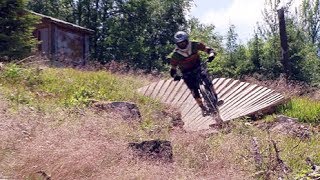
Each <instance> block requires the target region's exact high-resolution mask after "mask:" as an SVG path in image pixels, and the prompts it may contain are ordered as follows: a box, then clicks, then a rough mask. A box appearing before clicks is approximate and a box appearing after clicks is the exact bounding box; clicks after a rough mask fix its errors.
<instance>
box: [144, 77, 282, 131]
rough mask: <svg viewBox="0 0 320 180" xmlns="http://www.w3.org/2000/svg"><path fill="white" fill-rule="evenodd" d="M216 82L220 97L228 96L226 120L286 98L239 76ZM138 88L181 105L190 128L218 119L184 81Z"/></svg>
mask: <svg viewBox="0 0 320 180" xmlns="http://www.w3.org/2000/svg"><path fill="white" fill-rule="evenodd" d="M213 85H214V87H215V89H216V91H217V94H218V98H219V99H221V100H224V104H223V105H222V106H220V108H219V109H220V116H221V119H222V120H223V121H229V120H232V119H237V118H240V117H244V116H248V115H252V114H255V113H257V112H261V111H263V110H265V109H268V108H271V107H274V106H276V105H278V104H280V103H283V102H284V100H285V98H284V96H283V95H281V94H280V93H277V92H275V91H273V90H271V89H268V88H266V87H263V86H258V85H256V84H250V83H246V82H240V81H238V80H233V79H226V78H217V79H214V80H213ZM138 92H139V93H141V94H143V95H145V96H149V97H151V98H154V99H157V100H159V101H160V102H162V103H166V104H170V105H172V106H175V107H177V108H179V109H180V111H181V115H182V120H183V121H184V128H185V129H186V130H189V131H197V130H203V129H208V128H209V125H210V124H213V123H214V122H213V119H212V117H210V116H207V117H203V116H202V114H201V109H200V108H199V107H198V105H197V103H196V102H195V100H194V99H193V97H192V95H191V93H190V91H189V89H188V88H187V86H186V85H185V83H184V82H183V81H178V82H176V81H172V79H169V80H161V81H159V82H155V83H152V84H150V85H148V86H145V87H142V88H140V89H138Z"/></svg>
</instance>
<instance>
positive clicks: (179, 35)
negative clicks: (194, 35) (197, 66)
mask: <svg viewBox="0 0 320 180" xmlns="http://www.w3.org/2000/svg"><path fill="white" fill-rule="evenodd" d="M188 40H189V36H188V34H187V33H186V32H184V31H178V32H176V34H175V35H174V42H175V43H176V44H177V43H180V42H182V41H188Z"/></svg>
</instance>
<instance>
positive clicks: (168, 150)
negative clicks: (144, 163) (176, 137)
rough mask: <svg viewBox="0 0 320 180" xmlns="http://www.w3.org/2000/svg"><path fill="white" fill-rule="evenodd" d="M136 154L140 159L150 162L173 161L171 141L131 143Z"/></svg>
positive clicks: (130, 145)
mask: <svg viewBox="0 0 320 180" xmlns="http://www.w3.org/2000/svg"><path fill="white" fill-rule="evenodd" d="M129 147H130V148H131V149H132V150H133V151H134V154H135V155H136V156H138V157H140V158H146V159H150V160H161V161H164V162H172V161H173V158H172V157H173V153H172V146H171V142H170V141H161V140H151V141H143V142H141V143H129Z"/></svg>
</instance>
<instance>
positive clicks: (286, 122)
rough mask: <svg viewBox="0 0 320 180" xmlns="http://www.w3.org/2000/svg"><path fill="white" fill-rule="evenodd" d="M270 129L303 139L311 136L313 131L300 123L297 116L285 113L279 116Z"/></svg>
mask: <svg viewBox="0 0 320 180" xmlns="http://www.w3.org/2000/svg"><path fill="white" fill-rule="evenodd" d="M268 129H269V130H270V131H271V132H276V133H282V134H287V135H291V136H294V137H298V138H302V139H305V138H309V137H310V136H311V133H312V131H311V130H310V128H308V127H307V126H305V125H303V124H301V123H299V122H298V119H297V118H291V117H287V116H284V115H279V116H277V117H276V119H275V122H273V123H272V125H271V126H269V127H268Z"/></svg>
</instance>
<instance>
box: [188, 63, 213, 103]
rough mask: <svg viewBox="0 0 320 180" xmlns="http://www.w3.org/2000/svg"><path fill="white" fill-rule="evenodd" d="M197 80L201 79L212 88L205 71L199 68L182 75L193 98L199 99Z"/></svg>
mask: <svg viewBox="0 0 320 180" xmlns="http://www.w3.org/2000/svg"><path fill="white" fill-rule="evenodd" d="M199 78H201V79H203V81H204V82H205V83H206V84H208V85H209V86H212V82H211V80H210V77H209V76H208V73H207V71H206V70H201V69H200V68H197V69H195V70H193V71H189V72H184V73H183V79H184V82H185V83H186V85H187V86H188V88H189V89H190V91H191V93H192V95H193V97H194V98H200V93H199V82H200V80H199Z"/></svg>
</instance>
